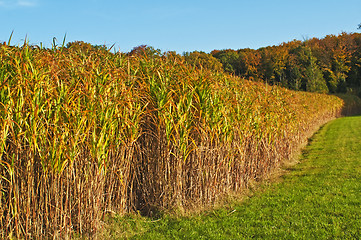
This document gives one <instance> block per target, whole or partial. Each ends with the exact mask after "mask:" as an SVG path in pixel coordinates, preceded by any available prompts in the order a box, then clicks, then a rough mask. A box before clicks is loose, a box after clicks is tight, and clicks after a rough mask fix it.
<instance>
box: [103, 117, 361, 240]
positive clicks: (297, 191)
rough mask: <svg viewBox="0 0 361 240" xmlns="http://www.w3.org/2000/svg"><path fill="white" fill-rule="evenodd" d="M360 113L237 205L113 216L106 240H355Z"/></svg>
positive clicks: (327, 130) (360, 228)
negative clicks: (192, 211) (199, 211)
mask: <svg viewBox="0 0 361 240" xmlns="http://www.w3.org/2000/svg"><path fill="white" fill-rule="evenodd" d="M360 132H361V117H360V116H357V117H346V118H340V119H337V120H334V121H332V122H330V123H328V124H326V125H325V126H324V127H322V128H321V130H319V131H318V132H317V133H316V134H315V135H314V136H313V137H312V138H311V139H310V143H309V145H308V146H307V147H306V148H305V149H304V151H303V153H302V156H301V157H300V159H299V161H300V163H299V164H297V165H294V166H292V167H288V168H286V169H285V174H284V175H282V176H281V177H278V178H276V179H272V180H271V181H268V182H267V183H264V184H263V185H262V186H260V187H258V188H257V191H251V193H250V194H249V196H248V198H247V199H245V200H244V201H242V202H240V203H236V204H233V205H228V206H227V208H222V209H218V210H214V211H208V212H206V213H202V214H198V215H193V216H190V217H174V216H173V217H172V216H169V215H164V216H159V218H158V219H149V218H143V217H140V216H132V217H115V218H113V219H111V221H110V222H111V225H110V226H108V228H107V230H106V231H105V232H104V233H103V234H104V235H103V237H109V238H110V239H123V238H129V239H360V237H361V208H360V206H361V158H360V156H361V144H360V143H361V134H360Z"/></svg>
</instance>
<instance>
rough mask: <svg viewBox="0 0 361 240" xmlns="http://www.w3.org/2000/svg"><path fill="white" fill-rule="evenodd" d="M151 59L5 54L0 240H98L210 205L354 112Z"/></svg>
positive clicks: (27, 50)
mask: <svg viewBox="0 0 361 240" xmlns="http://www.w3.org/2000/svg"><path fill="white" fill-rule="evenodd" d="M143 50H144V51H143ZM143 50H140V51H138V52H135V53H134V54H123V53H120V52H117V53H110V52H109V51H107V49H104V48H97V47H92V46H91V45H90V44H88V45H87V44H82V43H74V44H71V45H69V47H63V46H62V47H56V46H54V47H53V48H52V49H44V48H42V47H37V46H29V45H27V44H24V46H20V47H13V46H8V45H7V44H6V43H3V44H0V62H1V65H0V85H1V88H0V136H1V138H0V237H2V238H6V237H8V236H16V237H18V238H22V237H24V238H54V239H56V238H66V237H69V236H71V235H72V234H73V233H74V232H77V233H80V234H88V235H90V236H92V235H93V234H95V233H96V232H97V231H98V230H99V228H100V227H101V224H102V220H103V219H104V217H105V216H106V215H107V214H109V213H112V212H115V213H118V214H126V213H131V212H134V211H139V212H141V213H142V214H143V215H156V213H157V212H158V211H159V210H164V209H166V210H167V209H168V210H169V209H175V210H177V211H184V212H187V211H188V210H190V209H192V208H193V209H197V208H202V207H206V206H212V205H213V204H214V203H216V202H217V201H218V200H219V199H220V198H222V197H223V196H225V195H228V194H233V193H238V192H240V191H243V190H244V189H245V188H246V187H247V186H248V184H249V182H252V181H258V180H261V179H262V178H264V177H266V176H267V175H268V174H270V173H271V172H272V170H273V169H275V168H276V167H277V166H278V165H279V164H280V163H281V162H282V161H284V160H285V159H287V158H289V157H290V156H291V155H292V153H293V152H294V151H295V150H296V149H297V148H298V146H299V145H300V143H301V142H302V141H304V140H305V138H306V137H307V136H308V135H309V134H310V132H312V131H313V130H314V129H315V128H317V127H318V126H320V124H323V123H325V122H327V121H328V120H330V119H333V118H335V117H338V116H340V114H341V110H342V108H343V107H344V105H345V104H344V103H345V102H344V101H343V100H342V99H340V98H338V97H336V96H331V95H326V94H316V93H308V92H295V91H290V90H287V89H284V88H281V87H278V86H269V85H265V84H262V83H259V82H251V81H247V80H245V79H241V78H238V77H234V76H230V75H227V74H224V73H222V72H217V71H211V70H209V69H204V68H197V67H196V66H194V65H191V64H189V63H187V62H186V61H185V59H184V57H182V56H180V55H177V54H175V53H173V52H167V53H159V52H156V51H149V49H148V50H147V49H143Z"/></svg>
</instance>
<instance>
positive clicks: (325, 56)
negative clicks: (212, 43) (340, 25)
mask: <svg viewBox="0 0 361 240" xmlns="http://www.w3.org/2000/svg"><path fill="white" fill-rule="evenodd" d="M184 57H185V59H186V61H188V62H190V63H193V64H195V65H198V66H200V65H201V66H202V67H205V68H212V69H214V70H216V71H219V70H221V69H223V71H226V72H229V73H232V74H234V75H237V76H240V77H243V78H246V79H250V80H254V81H261V82H265V83H268V84H270V85H279V86H282V87H286V88H289V89H293V90H302V91H309V92H323V93H346V92H353V93H357V94H359V95H361V91H360V86H361V34H359V33H342V34H340V35H338V36H336V35H327V36H326V37H324V38H322V39H318V38H312V39H309V40H306V41H298V40H294V41H291V42H287V43H282V44H280V45H277V46H269V47H263V48H260V49H257V50H254V49H249V48H245V49H238V50H233V49H225V50H213V51H212V52H211V53H209V54H207V53H204V52H197V51H196V52H191V53H185V54H184ZM219 63H221V65H220V64H219Z"/></svg>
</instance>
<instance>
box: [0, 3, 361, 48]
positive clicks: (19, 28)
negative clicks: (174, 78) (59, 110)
mask: <svg viewBox="0 0 361 240" xmlns="http://www.w3.org/2000/svg"><path fill="white" fill-rule="evenodd" d="M359 23H361V1H360V0H342V1H341V0H303V1H300V0H297V1H295V0H238V1H235V0H219V1H214V0H182V1H172V0H149V1H145V0H129V1H123V0H118V1H116V0H62V1H59V0H0V41H7V40H8V39H9V37H10V35H11V32H12V31H14V35H13V39H12V44H15V45H19V44H21V43H22V42H23V41H24V39H25V38H27V39H28V40H29V42H30V44H40V42H42V43H43V45H45V46H48V47H49V46H51V42H52V40H53V37H56V38H57V39H58V42H62V41H63V38H64V36H65V34H66V35H67V37H66V41H67V42H69V41H76V40H79V41H85V42H89V43H92V44H95V45H103V44H105V45H107V46H111V45H113V44H116V45H115V46H116V48H117V50H120V51H122V52H128V51H130V50H131V49H132V48H133V47H136V46H139V45H141V44H146V45H150V46H153V47H155V48H158V49H161V50H162V51H177V52H178V53H182V52H185V51H194V50H198V51H205V52H210V51H212V50H214V49H228V48H232V49H240V48H254V49H257V48H260V47H264V46H269V45H278V44H280V43H282V42H288V41H292V40H293V39H298V40H303V39H308V38H312V37H318V38H322V37H324V36H326V35H328V34H335V35H337V34H339V33H341V32H343V31H344V32H348V33H350V32H360V31H359V30H357V26H358V24H359Z"/></svg>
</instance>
